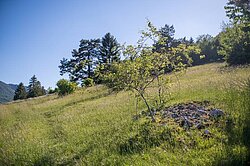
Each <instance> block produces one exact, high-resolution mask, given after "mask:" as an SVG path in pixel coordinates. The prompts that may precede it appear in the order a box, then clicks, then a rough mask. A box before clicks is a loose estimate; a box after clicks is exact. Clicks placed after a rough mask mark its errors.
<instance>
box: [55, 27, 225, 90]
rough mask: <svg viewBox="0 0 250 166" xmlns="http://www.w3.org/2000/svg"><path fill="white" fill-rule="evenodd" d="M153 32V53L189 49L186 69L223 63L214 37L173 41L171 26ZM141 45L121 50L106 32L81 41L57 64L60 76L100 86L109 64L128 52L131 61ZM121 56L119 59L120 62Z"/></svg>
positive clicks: (83, 84)
mask: <svg viewBox="0 0 250 166" xmlns="http://www.w3.org/2000/svg"><path fill="white" fill-rule="evenodd" d="M155 31H156V32H157V33H158V34H159V36H160V37H159V36H158V38H157V39H153V42H154V44H153V45H152V51H153V52H158V53H163V52H171V50H173V49H174V48H180V47H183V48H185V49H187V48H192V50H193V51H189V53H188V58H186V59H185V58H184V56H182V58H183V62H184V63H186V65H188V66H191V65H201V64H205V63H210V62H215V61H222V60H223V57H222V56H221V55H219V54H218V37H212V36H210V35H201V36H199V37H198V38H197V40H196V41H194V39H193V38H192V37H191V38H190V39H187V38H186V37H184V38H180V39H176V38H174V34H175V29H174V26H173V25H167V24H166V25H165V26H164V27H161V28H159V29H155ZM142 33H143V32H142ZM144 33H145V32H144ZM144 35H145V34H144ZM145 38H147V36H145ZM141 40H145V41H143V42H146V40H147V39H141ZM139 42H140V41H139ZM143 42H142V43H143ZM142 43H138V45H137V46H131V45H128V46H127V47H125V46H122V45H121V44H119V43H118V41H117V40H116V38H115V37H114V36H113V35H111V34H110V33H107V34H106V35H105V36H104V37H102V39H82V40H81V41H80V44H79V48H78V49H73V51H72V58H71V59H65V58H63V59H62V60H61V61H60V66H59V68H60V74H61V75H64V74H68V75H69V79H70V81H71V82H76V83H79V84H81V85H82V86H91V85H93V84H94V83H97V84H99V83H104V82H105V80H103V79H102V78H101V75H103V74H104V73H108V72H110V71H111V70H112V64H113V63H118V62H119V63H120V62H122V61H124V59H126V58H127V57H128V52H129V51H131V50H134V54H135V55H132V56H130V57H129V58H130V59H131V60H134V59H135V58H136V54H137V53H136V50H138V49H143V48H142V47H141V46H140V44H142ZM135 47H136V48H135ZM144 49H145V48H144ZM187 50H188V49H187ZM194 50H196V51H194ZM197 50H199V51H197ZM132 54H133V53H132ZM133 56H134V57H133ZM121 57H123V60H121ZM187 59H189V60H187ZM171 70H172V68H171V66H166V68H165V71H171ZM114 72H115V71H114Z"/></svg>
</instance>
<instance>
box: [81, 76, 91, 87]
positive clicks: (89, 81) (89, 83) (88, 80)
mask: <svg viewBox="0 0 250 166" xmlns="http://www.w3.org/2000/svg"><path fill="white" fill-rule="evenodd" d="M93 85H94V80H93V79H92V78H86V79H85V80H84V81H83V84H82V86H86V87H91V86H93Z"/></svg>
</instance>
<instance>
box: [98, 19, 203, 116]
mask: <svg viewBox="0 0 250 166" xmlns="http://www.w3.org/2000/svg"><path fill="white" fill-rule="evenodd" d="M163 38H164V37H162V36H161V33H159V31H157V29H156V28H155V27H154V26H153V25H152V23H151V22H148V28H147V30H146V31H142V37H141V39H140V40H139V41H138V47H137V48H135V47H133V46H128V47H127V49H126V50H125V51H124V52H125V55H126V56H127V57H126V59H125V60H124V61H123V62H120V63H114V64H113V66H112V70H111V72H107V73H105V74H103V75H102V76H101V77H102V78H103V80H105V82H106V84H107V85H108V86H109V87H112V88H113V89H118V90H119V89H127V90H132V91H133V92H136V93H137V94H138V95H139V96H140V97H141V99H142V100H143V101H144V103H145V105H146V106H147V109H148V112H150V115H151V118H152V120H153V121H154V115H153V109H155V110H159V109H160V108H162V107H163V106H164V104H165V103H166V101H165V100H166V99H167V98H166V97H164V96H165V95H167V96H168V92H167V90H166V87H168V86H166V84H165V83H168V84H169V83H170V81H167V80H169V79H168V78H167V77H162V75H164V74H165V73H166V71H172V72H177V71H181V70H183V69H185V68H186V67H187V66H188V65H190V63H191V59H190V58H189V54H190V52H197V51H199V50H198V49H197V48H195V47H194V46H186V45H184V44H180V45H178V46H177V47H175V48H171V49H170V50H168V51H163V50H164V48H163V49H162V51H160V52H157V51H154V50H155V47H154V46H153V47H148V46H147V47H144V42H145V41H146V40H147V39H158V40H153V41H156V42H157V43H159V42H160V40H161V39H163ZM114 71H115V72H114ZM154 81H157V86H156V88H154V89H155V90H156V91H157V93H158V97H157V98H155V99H154V102H153V103H150V102H149V99H148V98H147V97H146V96H147V94H146V92H147V90H148V89H149V88H150V87H152V85H153V84H154ZM155 103H156V104H155Z"/></svg>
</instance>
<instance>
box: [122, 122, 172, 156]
mask: <svg viewBox="0 0 250 166" xmlns="http://www.w3.org/2000/svg"><path fill="white" fill-rule="evenodd" d="M166 141H167V142H168V143H170V144H174V139H173V137H172V135H171V132H170V130H169V129H168V128H167V127H163V126H162V127H159V126H157V125H156V124H154V123H151V122H148V123H145V124H143V125H142V126H141V127H140V128H139V130H138V134H136V135H135V136H134V137H131V138H129V139H128V140H126V141H125V142H123V143H121V144H120V145H119V152H120V154H122V155H123V154H133V153H141V152H142V151H143V150H145V149H147V148H151V147H157V146H160V145H161V144H162V143H163V142H166Z"/></svg>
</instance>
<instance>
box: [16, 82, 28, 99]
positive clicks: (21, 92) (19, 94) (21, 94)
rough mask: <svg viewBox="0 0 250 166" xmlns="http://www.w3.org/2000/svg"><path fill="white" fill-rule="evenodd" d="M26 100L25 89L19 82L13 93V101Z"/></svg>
mask: <svg viewBox="0 0 250 166" xmlns="http://www.w3.org/2000/svg"><path fill="white" fill-rule="evenodd" d="M26 98H27V92H26V90H25V87H24V85H23V83H22V82H21V83H20V84H19V85H18V86H17V89H16V91H15V96H14V100H19V99H26Z"/></svg>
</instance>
